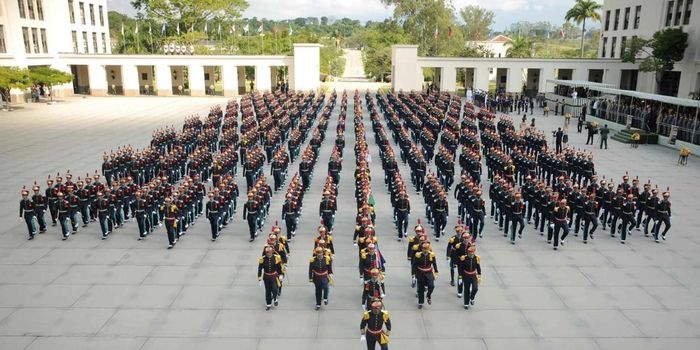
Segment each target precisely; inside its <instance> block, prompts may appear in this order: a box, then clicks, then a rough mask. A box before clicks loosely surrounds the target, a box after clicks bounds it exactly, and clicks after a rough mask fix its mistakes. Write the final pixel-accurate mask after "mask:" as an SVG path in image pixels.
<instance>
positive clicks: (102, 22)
mask: <svg viewBox="0 0 700 350" xmlns="http://www.w3.org/2000/svg"><path fill="white" fill-rule="evenodd" d="M98 12H99V15H100V25H101V26H104V25H105V16H104V15H103V14H102V5H100V7H98Z"/></svg>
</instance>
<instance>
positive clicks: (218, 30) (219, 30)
mask: <svg viewBox="0 0 700 350" xmlns="http://www.w3.org/2000/svg"><path fill="white" fill-rule="evenodd" d="M216 34H219V35H221V23H219V27H217V28H216Z"/></svg>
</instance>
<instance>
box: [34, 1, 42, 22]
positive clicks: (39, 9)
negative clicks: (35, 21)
mask: <svg viewBox="0 0 700 350" xmlns="http://www.w3.org/2000/svg"><path fill="white" fill-rule="evenodd" d="M42 1H43V0H36V14H37V17H39V20H42V21H43V20H44V4H43V3H42Z"/></svg>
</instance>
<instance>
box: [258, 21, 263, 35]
mask: <svg viewBox="0 0 700 350" xmlns="http://www.w3.org/2000/svg"><path fill="white" fill-rule="evenodd" d="M258 34H260V35H263V25H262V23H260V27H258Z"/></svg>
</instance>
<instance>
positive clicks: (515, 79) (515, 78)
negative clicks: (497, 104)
mask: <svg viewBox="0 0 700 350" xmlns="http://www.w3.org/2000/svg"><path fill="white" fill-rule="evenodd" d="M507 74H508V79H507V80H506V91H508V92H517V93H520V92H521V91H522V90H523V67H519V66H516V67H512V68H508V73H507Z"/></svg>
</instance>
